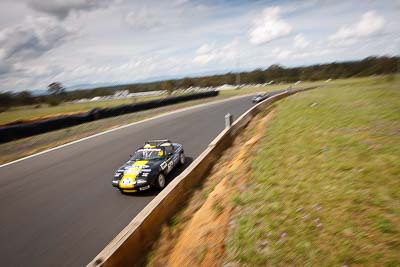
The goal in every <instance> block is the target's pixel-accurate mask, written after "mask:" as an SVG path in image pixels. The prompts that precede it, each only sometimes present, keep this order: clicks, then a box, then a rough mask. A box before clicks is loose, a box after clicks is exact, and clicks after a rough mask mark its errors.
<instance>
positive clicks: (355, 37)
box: [0, 0, 400, 91]
mask: <svg viewBox="0 0 400 267" xmlns="http://www.w3.org/2000/svg"><path fill="white" fill-rule="evenodd" d="M399 17H400V1H394V0H391V1H385V0H375V1H374V0H359V1H355V0H346V1H335V0H309V1H272V0H269V1H261V0H260V1H244V0H242V1H240V0H230V1H228V0H225V1H224V0H219V1H212V0H206V1H200V0H169V1H167V0H166V1H152V0H146V1H135V0H18V1H15V0H1V1H0V90H1V91H7V90H12V91H20V90H33V89H45V88H46V86H47V85H48V84H49V83H51V82H53V81H60V82H61V83H63V84H64V85H66V86H67V87H68V86H73V85H77V84H94V83H128V82H135V81H143V80H154V79H160V78H176V77H178V78H179V77H184V76H196V75H201V74H210V73H224V72H228V71H236V70H237V69H241V70H251V69H255V68H267V67H268V66H269V65H271V64H276V63H279V64H282V65H284V66H299V65H309V64H313V63H323V62H331V61H344V60H352V59H361V58H364V57H367V56H371V55H399V54H400V19H399Z"/></svg>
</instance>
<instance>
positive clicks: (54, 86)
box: [47, 82, 65, 95]
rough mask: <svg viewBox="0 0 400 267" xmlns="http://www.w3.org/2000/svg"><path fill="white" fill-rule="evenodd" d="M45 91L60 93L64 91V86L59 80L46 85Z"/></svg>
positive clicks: (53, 93)
mask: <svg viewBox="0 0 400 267" xmlns="http://www.w3.org/2000/svg"><path fill="white" fill-rule="evenodd" d="M47 91H48V92H49V93H50V94H51V95H62V94H64V93H65V88H64V87H63V86H62V84H61V83H60V82H54V83H51V84H49V85H48V86H47Z"/></svg>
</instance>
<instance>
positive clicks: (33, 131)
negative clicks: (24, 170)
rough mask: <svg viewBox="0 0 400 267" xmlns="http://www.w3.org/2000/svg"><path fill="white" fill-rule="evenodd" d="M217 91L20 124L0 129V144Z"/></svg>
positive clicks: (202, 96)
mask: <svg viewBox="0 0 400 267" xmlns="http://www.w3.org/2000/svg"><path fill="white" fill-rule="evenodd" d="M217 95H218V92H217V91H210V92H203V93H196V94H188V95H181V96H173V97H167V98H163V99H156V100H151V101H145V102H140V103H136V104H131V105H122V106H116V107H111V108H96V109H93V110H91V111H89V112H86V113H82V114H75V115H69V116H64V117H58V118H51V119H45V120H41V121H36V122H28V123H20V124H14V125H8V126H3V127H0V144H1V143H6V142H10V141H13V140H17V139H21V138H25V137H29V136H33V135H37V134H42V133H46V132H50V131H54V130H59V129H63V128H67V127H71V126H75V125H79V124H82V123H87V122H91V121H94V120H99V119H105V118H110V117H114V116H119V115H123V114H127V113H133V112H138V111H143V110H148V109H152V108H158V107H163V106H167V105H172V104H176V103H180V102H185V101H189V100H195V99H201V98H206V97H214V96H217Z"/></svg>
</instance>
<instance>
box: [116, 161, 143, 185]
mask: <svg viewBox="0 0 400 267" xmlns="http://www.w3.org/2000/svg"><path fill="white" fill-rule="evenodd" d="M148 162H149V161H148V160H138V161H135V163H133V164H132V166H131V167H130V168H129V169H128V170H126V171H125V174H124V176H122V179H121V180H120V181H119V187H120V188H121V189H125V188H133V187H134V183H135V180H136V176H137V175H138V174H139V172H140V171H141V170H142V168H143V167H144V166H145V165H146V164H147V163H148Z"/></svg>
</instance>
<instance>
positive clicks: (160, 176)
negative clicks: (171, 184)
mask: <svg viewBox="0 0 400 267" xmlns="http://www.w3.org/2000/svg"><path fill="white" fill-rule="evenodd" d="M156 187H157V188H158V189H160V190H161V189H163V188H164V187H165V176H164V174H163V173H162V172H160V173H159V174H158V176H157V180H156Z"/></svg>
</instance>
